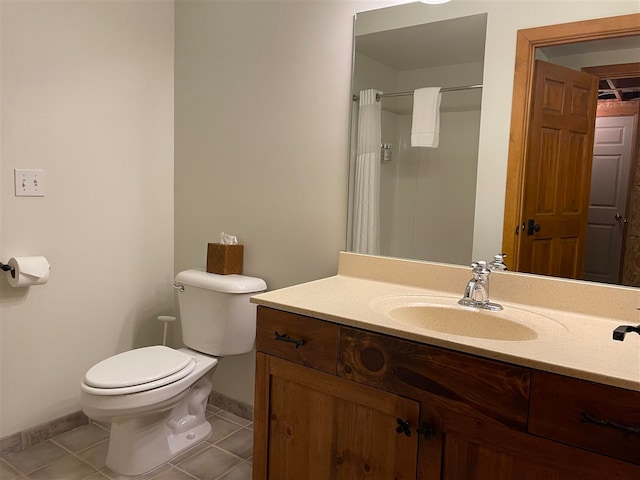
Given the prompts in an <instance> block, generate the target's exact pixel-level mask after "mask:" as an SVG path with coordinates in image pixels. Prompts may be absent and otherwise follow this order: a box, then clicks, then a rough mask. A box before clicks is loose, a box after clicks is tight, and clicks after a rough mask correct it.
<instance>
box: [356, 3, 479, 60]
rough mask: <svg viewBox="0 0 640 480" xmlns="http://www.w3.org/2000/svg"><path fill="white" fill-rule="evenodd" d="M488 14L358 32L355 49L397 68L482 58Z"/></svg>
mask: <svg viewBox="0 0 640 480" xmlns="http://www.w3.org/2000/svg"><path fill="white" fill-rule="evenodd" d="M486 29H487V15H486V14H481V15H471V16H468V17H461V18H453V19H451V20H443V21H439V22H432V23H425V24H421V25H415V26H413V27H405V28H398V29H394V30H387V31H382V32H376V33H369V34H365V35H358V36H357V41H356V51H357V52H358V53H360V54H362V55H365V56H366V57H369V58H370V59H372V60H375V61H376V62H379V63H382V64H384V65H388V66H390V67H393V68H395V69H396V70H413V69H417V68H424V67H425V66H429V67H439V66H444V65H456V64H460V63H471V62H482V61H483V60H484V43H485V32H486Z"/></svg>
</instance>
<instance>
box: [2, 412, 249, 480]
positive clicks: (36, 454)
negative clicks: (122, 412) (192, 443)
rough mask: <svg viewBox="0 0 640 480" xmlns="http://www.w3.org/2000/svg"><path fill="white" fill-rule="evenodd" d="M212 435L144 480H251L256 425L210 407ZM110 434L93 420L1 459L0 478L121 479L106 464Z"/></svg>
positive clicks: (36, 479)
mask: <svg viewBox="0 0 640 480" xmlns="http://www.w3.org/2000/svg"><path fill="white" fill-rule="evenodd" d="M207 419H208V420H209V422H210V423H211V425H212V427H213V432H212V434H211V437H209V439H208V440H207V441H206V442H204V443H201V444H200V445H198V446H196V447H194V448H192V449H191V450H189V451H188V452H185V453H183V454H182V455H180V456H178V457H176V458H174V459H173V460H172V461H171V462H169V464H167V465H164V466H162V467H160V468H158V469H156V470H154V471H153V472H151V473H149V474H147V475H143V476H140V477H135V478H137V479H140V480H194V479H195V480H250V479H251V471H252V463H251V458H252V457H251V455H252V448H253V424H252V423H251V422H250V421H249V420H245V419H244V418H240V417H238V416H235V415H233V414H231V413H229V412H225V411H224V410H220V409H219V408H217V407H213V406H208V407H207ZM108 438H109V432H108V431H107V430H106V429H105V428H103V427H102V426H100V425H97V424H94V423H90V424H88V425H84V426H82V427H78V428H76V429H74V430H71V431H69V432H65V433H63V434H61V435H58V436H57V437H53V438H52V439H50V440H47V441H45V442H42V443H39V444H37V445H34V446H32V447H30V448H28V449H26V450H23V451H21V452H16V453H12V454H10V455H6V456H4V457H1V458H0V480H109V479H111V480H120V479H126V478H131V477H122V476H120V475H118V474H116V473H114V472H112V471H111V470H110V469H109V468H108V467H106V466H105V459H106V455H107V445H108Z"/></svg>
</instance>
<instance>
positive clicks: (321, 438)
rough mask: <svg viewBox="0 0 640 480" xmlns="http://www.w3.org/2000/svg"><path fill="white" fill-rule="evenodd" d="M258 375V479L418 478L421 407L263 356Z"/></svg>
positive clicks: (255, 475) (259, 357)
mask: <svg viewBox="0 0 640 480" xmlns="http://www.w3.org/2000/svg"><path fill="white" fill-rule="evenodd" d="M256 377H257V378H256V399H255V411H256V417H255V441H254V462H253V463H254V465H253V478H254V480H267V479H268V480H301V479H305V480H327V479H332V480H356V479H362V478H366V479H368V480H408V479H415V478H416V463H417V449H418V438H417V434H416V433H415V428H416V426H417V424H418V418H419V404H418V403H417V402H415V401H412V400H408V399H406V398H403V397H400V396H397V395H393V394H390V393H386V392H381V391H379V390H375V389H373V388H370V387H366V386H363V385H359V384H356V383H354V382H350V381H348V380H344V379H341V378H338V377H335V376H333V375H329V374H326V373H322V372H318V371H316V370H313V369H310V368H308V367H304V366H300V365H296V364H293V363H291V362H287V361H285V360H282V359H279V358H275V357H272V356H269V355H265V354H263V353H260V352H258V353H257V354H256ZM263 412H264V413H263ZM398 419H401V420H402V421H403V422H409V426H410V429H411V431H410V436H407V435H405V434H404V433H402V432H400V433H399V432H397V431H396V429H397V428H398V423H397V421H398Z"/></svg>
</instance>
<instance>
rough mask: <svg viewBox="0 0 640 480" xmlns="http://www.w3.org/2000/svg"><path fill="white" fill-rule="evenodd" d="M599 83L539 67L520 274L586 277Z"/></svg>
mask: <svg viewBox="0 0 640 480" xmlns="http://www.w3.org/2000/svg"><path fill="white" fill-rule="evenodd" d="M597 83H598V82H597V77H595V76H593V75H589V74H586V73H582V72H577V71H575V70H570V69H567V68H565V67H560V66H558V65H553V64H550V63H547V62H543V61H540V60H537V61H536V66H535V78H534V84H535V89H534V94H533V99H532V109H531V111H532V117H531V129H530V135H529V142H528V145H527V154H526V170H525V172H524V173H525V182H524V193H523V211H522V217H521V223H522V224H526V223H527V222H528V220H530V219H532V220H534V222H535V224H537V225H539V226H540V228H539V230H537V231H535V232H533V233H532V234H528V232H527V231H526V230H525V231H522V232H520V234H519V239H518V242H519V245H518V249H517V250H518V259H517V262H516V263H517V265H518V270H519V271H522V272H529V273H537V274H543V275H554V276H561V277H568V278H580V277H581V276H582V261H583V256H584V244H585V239H586V231H587V213H588V199H589V185H590V180H591V152H592V146H593V133H594V121H595V112H596V106H597V94H598V89H597Z"/></svg>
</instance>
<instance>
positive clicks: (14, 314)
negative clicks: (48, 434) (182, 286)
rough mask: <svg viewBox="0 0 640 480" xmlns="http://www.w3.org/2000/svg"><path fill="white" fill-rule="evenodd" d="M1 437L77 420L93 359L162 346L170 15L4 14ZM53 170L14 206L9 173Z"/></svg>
mask: <svg viewBox="0 0 640 480" xmlns="http://www.w3.org/2000/svg"><path fill="white" fill-rule="evenodd" d="M0 12H1V15H2V16H1V18H2V23H1V36H0V39H1V42H2V52H1V53H2V54H1V58H0V60H1V62H0V63H1V65H2V84H1V85H2V89H1V99H0V103H1V108H2V110H1V114H2V130H1V133H2V140H1V142H2V150H1V151H2V163H1V170H0V175H1V182H0V185H1V189H2V190H1V193H2V196H1V197H0V202H1V217H0V228H1V241H0V261H5V262H6V261H7V260H8V258H9V257H12V256H21V255H45V256H46V257H47V258H48V259H49V262H50V263H51V277H50V281H49V283H48V284H46V285H43V286H35V287H31V288H29V289H24V288H23V289H13V288H11V287H9V286H8V284H7V282H6V281H5V279H4V278H0V437H3V436H6V435H9V434H11V433H14V432H16V431H20V430H22V429H25V428H28V427H30V426H33V425H36V424H39V423H41V422H44V421H48V420H51V419H53V418H56V417H58V416H61V415H65V414H67V413H70V412H73V411H76V410H79V408H80V405H79V402H78V400H79V393H80V392H79V382H80V380H81V379H82V377H83V375H84V373H85V372H86V370H87V369H88V368H89V367H90V366H91V365H93V364H95V363H96V362H97V361H99V360H101V359H103V358H105V357H107V356H110V355H113V354H115V353H117V352H120V351H123V350H126V349H130V348H131V347H134V346H142V345H145V344H151V343H158V342H159V341H161V339H162V330H161V328H162V327H161V325H157V324H156V323H157V322H156V321H155V320H153V319H154V318H155V316H157V315H159V314H166V313H171V312H172V308H173V303H172V302H173V289H172V288H171V286H170V285H171V281H172V279H173V231H174V229H173V4H172V2H168V1H154V2H145V1H124V2H116V1H107V2H104V1H103V2H99V1H69V2H58V1H52V0H42V1H8V0H2V3H1V9H0ZM14 168H37V169H43V170H45V172H46V180H47V185H46V196H45V197H44V198H16V197H14V196H13V169H14Z"/></svg>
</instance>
